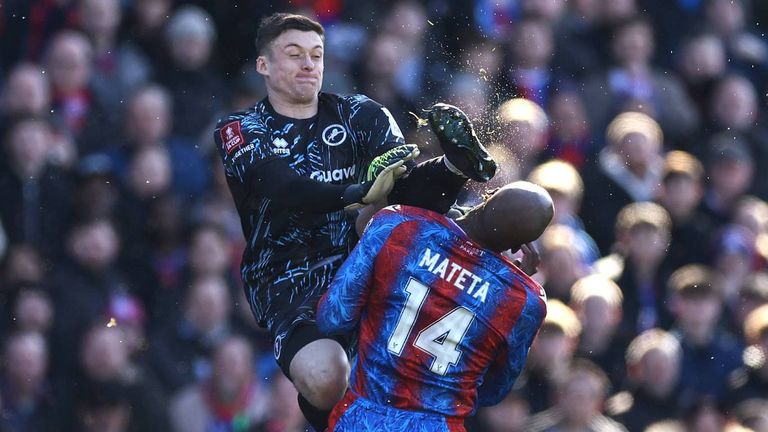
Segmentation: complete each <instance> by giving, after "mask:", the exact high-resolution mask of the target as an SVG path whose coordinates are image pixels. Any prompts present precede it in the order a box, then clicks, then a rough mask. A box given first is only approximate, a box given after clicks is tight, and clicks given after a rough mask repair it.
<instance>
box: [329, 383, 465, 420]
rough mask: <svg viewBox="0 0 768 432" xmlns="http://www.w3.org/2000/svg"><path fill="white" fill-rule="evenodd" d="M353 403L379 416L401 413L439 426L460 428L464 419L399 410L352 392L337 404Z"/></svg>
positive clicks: (349, 391)
mask: <svg viewBox="0 0 768 432" xmlns="http://www.w3.org/2000/svg"><path fill="white" fill-rule="evenodd" d="M353 403H354V404H356V405H357V406H359V407H361V408H364V409H366V410H369V411H373V412H375V413H377V414H381V415H382V416H394V415H395V414H398V413H403V414H407V415H408V416H410V417H416V418H419V419H421V420H422V421H427V422H435V423H439V424H440V425H442V424H443V422H445V423H447V424H448V425H451V426H462V427H463V426H464V420H465V419H464V418H463V417H454V416H447V415H443V414H436V413H426V412H420V411H410V410H405V409H401V408H395V407H391V406H387V405H382V404H379V403H376V402H374V401H372V400H370V399H366V398H364V397H362V396H359V395H357V394H356V393H354V392H353V391H352V390H347V393H346V394H345V395H344V398H343V399H342V400H341V402H339V404H348V405H352V404H353Z"/></svg>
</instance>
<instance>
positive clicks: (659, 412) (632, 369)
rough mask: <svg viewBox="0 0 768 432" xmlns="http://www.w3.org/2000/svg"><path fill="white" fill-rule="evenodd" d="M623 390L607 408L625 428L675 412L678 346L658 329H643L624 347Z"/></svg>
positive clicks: (641, 426) (636, 427)
mask: <svg viewBox="0 0 768 432" xmlns="http://www.w3.org/2000/svg"><path fill="white" fill-rule="evenodd" d="M626 361H627V382H626V385H625V388H626V389H625V390H624V391H622V392H620V393H617V394H616V395H614V396H613V397H611V399H609V401H608V403H607V405H608V411H609V413H610V414H611V416H612V417H614V418H615V419H616V420H618V421H620V422H621V424H623V425H624V426H626V427H627V428H628V429H629V430H645V428H647V427H649V426H650V425H651V424H652V423H657V422H660V421H662V420H665V419H669V418H676V417H677V416H678V415H679V412H680V407H679V406H678V400H677V397H678V383H679V378H680V367H681V361H682V349H681V347H680V343H679V342H678V340H677V339H676V338H675V337H674V336H673V335H672V334H670V333H667V332H665V331H663V330H661V329H651V330H646V331H644V332H643V333H641V334H639V335H638V336H637V337H636V338H635V339H633V340H632V342H631V343H630V344H629V347H628V348H627V354H626Z"/></svg>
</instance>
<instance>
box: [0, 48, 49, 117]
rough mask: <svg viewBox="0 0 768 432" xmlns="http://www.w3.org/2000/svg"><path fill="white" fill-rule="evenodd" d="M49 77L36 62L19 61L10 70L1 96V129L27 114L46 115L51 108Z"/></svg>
mask: <svg viewBox="0 0 768 432" xmlns="http://www.w3.org/2000/svg"><path fill="white" fill-rule="evenodd" d="M50 107H51V91H50V88H49V83H48V77H47V76H45V74H44V73H43V71H42V69H40V66H38V65H36V64H34V63H19V64H17V65H16V66H15V67H14V68H13V69H11V70H10V71H8V76H7V77H6V80H5V83H4V85H3V89H2V95H1V96H0V115H1V116H2V117H0V119H1V120H0V129H1V130H2V131H3V132H4V131H5V128H6V127H7V126H8V123H12V122H13V120H15V119H18V118H20V117H26V116H44V115H46V114H48V112H49V110H50V109H51V108H50Z"/></svg>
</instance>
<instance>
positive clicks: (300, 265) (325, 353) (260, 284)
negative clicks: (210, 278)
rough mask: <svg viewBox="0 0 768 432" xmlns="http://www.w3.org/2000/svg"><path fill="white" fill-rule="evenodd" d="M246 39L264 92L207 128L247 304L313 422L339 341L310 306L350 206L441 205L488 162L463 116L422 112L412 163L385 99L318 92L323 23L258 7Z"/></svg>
mask: <svg viewBox="0 0 768 432" xmlns="http://www.w3.org/2000/svg"><path fill="white" fill-rule="evenodd" d="M256 47H257V50H258V55H259V57H258V58H257V62H256V69H257V72H258V73H260V74H261V75H262V76H263V77H264V80H265V83H266V88H267V97H266V98H265V99H263V100H262V101H260V102H259V103H257V104H256V106H255V107H254V108H252V109H249V110H247V111H241V112H237V113H233V114H230V115H228V116H226V117H224V118H222V119H221V120H220V121H219V122H218V124H217V125H216V130H215V131H214V139H215V141H216V144H217V148H218V151H219V154H220V156H221V158H222V161H223V163H224V169H225V174H226V180H227V183H228V185H229V189H230V191H231V193H232V196H233V198H234V201H235V205H236V207H237V210H238V213H239V214H240V220H241V225H242V229H243V233H244V235H245V238H246V241H247V245H246V249H245V251H244V254H243V260H242V265H241V276H242V279H243V282H244V286H245V290H246V295H247V298H248V301H249V303H250V306H251V310H252V312H253V314H254V316H255V317H256V320H257V322H258V323H259V325H260V326H262V327H265V328H267V329H268V331H269V332H270V336H271V338H272V340H273V342H274V356H275V360H276V361H277V364H278V365H279V366H280V368H281V369H282V371H283V373H284V374H285V375H286V376H287V377H288V378H290V379H291V380H292V381H293V383H294V385H295V386H296V388H297V390H298V391H299V393H300V395H299V404H300V406H301V408H302V412H303V413H304V415H305V417H307V419H308V420H309V421H310V423H312V424H313V426H315V428H317V429H320V430H322V428H323V427H324V426H323V425H324V422H326V421H327V414H328V412H329V411H330V409H331V408H332V407H333V406H334V404H335V403H336V402H337V401H338V400H339V399H340V398H341V397H342V395H343V394H344V391H345V390H346V387H347V377H348V375H349V362H348V361H347V355H346V352H345V349H344V348H343V347H347V346H349V345H350V343H348V341H345V340H342V339H336V340H333V339H328V337H327V336H323V335H322V334H321V333H320V332H319V330H318V329H317V325H316V323H315V309H316V306H317V303H318V300H319V299H320V297H321V296H322V295H323V294H324V293H325V291H326V289H327V287H328V285H329V284H330V282H331V280H332V279H333V276H334V274H335V273H336V270H338V268H339V267H340V266H341V264H342V262H343V261H344V259H345V258H346V257H347V256H348V255H349V253H350V251H351V249H352V247H353V246H354V243H355V242H356V241H357V235H356V233H355V217H356V212H355V211H354V210H355V209H358V208H361V207H363V206H366V205H369V204H375V205H381V204H383V203H385V202H386V201H389V203H401V204H408V205H412V206H419V207H422V208H427V209H430V210H433V211H437V212H445V211H447V210H448V208H449V207H450V205H451V204H452V203H453V202H454V201H455V199H456V195H457V194H458V192H459V190H460V189H461V187H462V186H463V185H464V183H465V182H466V181H467V179H468V178H472V179H474V180H478V181H487V180H488V179H490V178H491V177H492V176H493V174H494V173H495V170H496V165H495V163H494V161H493V160H492V159H491V158H490V156H489V155H488V153H487V152H486V150H485V149H484V148H483V146H482V145H481V144H480V142H479V141H478V140H477V137H476V136H475V134H474V132H473V131H472V126H471V124H470V122H469V120H468V119H467V118H466V116H465V115H464V114H463V113H462V112H461V111H460V110H458V109H457V108H455V107H451V106H448V105H441V104H440V105H436V106H434V107H433V108H432V110H431V111H430V112H429V123H430V125H431V126H432V129H433V131H435V133H436V134H437V136H438V139H439V141H440V143H441V146H442V148H443V151H444V153H445V157H440V158H436V159H432V160H429V161H426V162H424V163H422V164H420V165H418V166H415V167H414V166H413V165H414V162H413V161H412V160H413V159H414V158H415V157H416V156H418V148H417V147H416V146H415V145H409V144H405V140H404V138H403V135H402V133H401V132H400V129H399V127H398V125H397V124H396V122H395V120H394V119H393V118H392V115H391V114H390V113H389V111H387V109H386V108H385V107H383V106H382V105H380V104H378V103H376V102H374V101H372V100H371V99H369V98H367V97H365V96H363V95H353V96H339V95H334V94H330V93H324V92H320V87H321V84H322V73H323V28H322V26H320V24H318V23H317V22H315V21H313V20H311V19H309V18H306V17H303V16H300V15H289V14H275V15H272V16H270V17H267V18H266V19H265V20H264V21H263V22H262V24H261V27H260V28H259V32H258V36H257V40H256ZM408 171H409V174H408V175H407V176H406V173H407V172H408Z"/></svg>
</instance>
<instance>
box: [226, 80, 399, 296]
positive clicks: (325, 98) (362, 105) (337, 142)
mask: <svg viewBox="0 0 768 432" xmlns="http://www.w3.org/2000/svg"><path fill="white" fill-rule="evenodd" d="M214 139H215V140H216V144H217V148H218V150H219V154H220V156H221V158H222V160H223V162H224V168H225V173H226V177H227V183H228V185H229V189H230V191H231V192H232V196H233V198H234V200H235V205H236V206H237V211H238V213H239V214H240V221H241V224H242V228H243V233H244V235H245V238H246V240H247V245H246V249H245V252H244V254H243V263H242V277H243V281H244V282H245V283H246V284H247V285H248V286H249V287H250V288H252V289H255V290H261V289H263V288H266V287H267V286H269V285H271V284H275V283H278V282H281V281H285V280H287V279H292V278H294V277H296V276H300V275H302V274H305V273H307V272H309V271H311V270H312V269H313V268H315V267H317V266H321V265H323V263H324V262H327V260H328V259H329V258H331V257H338V256H341V257H346V256H347V254H348V253H349V251H350V250H351V248H352V246H353V242H354V240H355V238H356V235H355V231H354V227H355V216H356V215H355V214H353V213H350V212H345V211H343V210H339V211H334V212H330V213H312V212H307V211H296V210H290V209H286V208H281V207H280V206H279V205H277V204H276V203H274V202H273V201H272V200H270V199H269V198H266V197H264V196H260V195H259V194H258V193H257V192H255V191H254V189H255V187H254V186H253V178H254V173H257V172H258V170H259V167H260V166H263V165H264V164H265V163H266V162H269V161H273V160H274V159H277V158H285V159H287V161H288V163H289V166H290V168H291V169H292V170H293V171H294V172H296V173H297V174H299V175H301V176H303V177H308V178H310V179H313V180H315V181H318V182H326V183H334V184H352V183H357V182H360V181H361V180H362V178H363V175H364V173H365V170H366V169H367V166H368V164H369V163H370V161H371V159H372V158H373V157H375V156H377V155H379V154H381V153H384V152H385V151H387V150H389V149H390V148H392V147H395V146H397V145H401V144H403V143H404V142H405V141H404V138H403V135H402V133H401V132H400V129H399V128H398V126H397V124H396V122H395V120H394V119H393V118H392V115H391V114H390V113H389V111H387V109H386V108H385V107H383V106H382V105H380V104H378V103H376V102H374V101H373V100H371V99H369V98H367V97H366V96H363V95H352V96H338V95H333V94H328V93H320V94H319V108H318V114H317V115H316V116H315V117H313V118H311V119H303V120H299V119H293V118H288V117H285V116H282V115H280V114H277V113H276V112H275V111H274V109H273V108H272V106H271V105H270V103H269V101H268V100H267V99H266V98H265V99H264V100H262V101H261V102H259V103H258V104H257V105H256V106H255V107H254V108H253V109H251V110H248V111H241V112H237V113H233V114H230V115H228V116H226V117H224V118H222V119H221V120H219V122H218V124H217V125H216V130H215V132H214ZM262 181H269V179H262ZM339 261H341V259H339ZM339 264H340V262H339Z"/></svg>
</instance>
